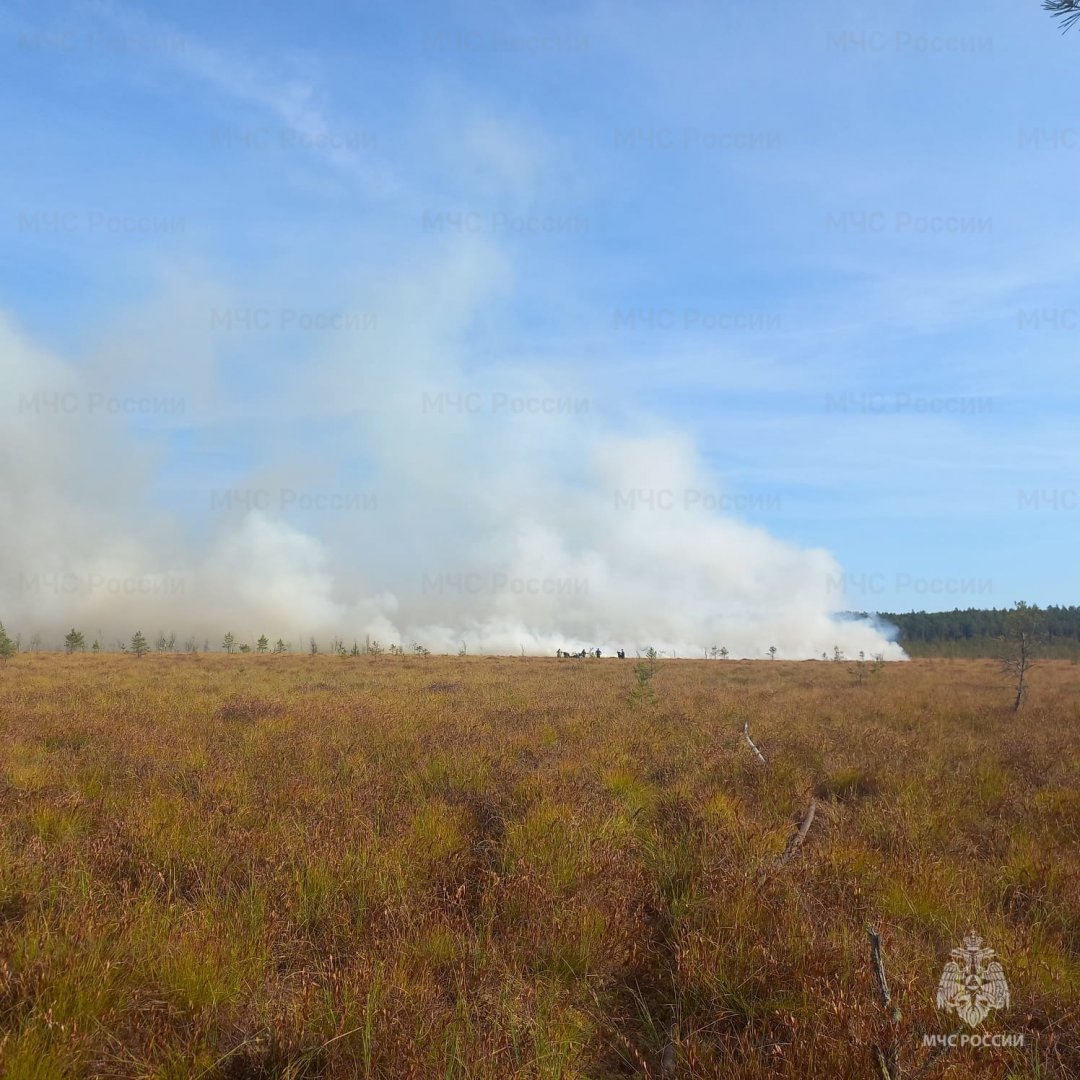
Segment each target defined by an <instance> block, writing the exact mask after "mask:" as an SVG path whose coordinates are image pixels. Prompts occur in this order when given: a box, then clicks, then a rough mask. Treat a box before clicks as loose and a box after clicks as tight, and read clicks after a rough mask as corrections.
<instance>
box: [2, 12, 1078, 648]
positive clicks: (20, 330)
mask: <svg viewBox="0 0 1080 1080" xmlns="http://www.w3.org/2000/svg"><path fill="white" fill-rule="evenodd" d="M1078 61H1080V35H1078V34H1076V33H1073V34H1071V35H1066V36H1062V35H1061V34H1060V33H1059V31H1058V29H1057V28H1056V26H1055V24H1054V23H1053V21H1052V20H1051V19H1050V18H1049V17H1048V16H1047V15H1046V14H1045V13H1043V12H1042V11H1041V10H1040V6H1039V4H1038V3H1037V0H1027V2H1017V0H1008V2H1005V0H996V2H989V3H988V2H980V3H978V4H976V3H972V2H961V3H955V4H949V5H940V4H929V3H925V2H924V3H913V2H902V0H901V2H897V3H894V4H890V5H888V6H887V7H885V8H875V9H873V10H869V11H868V10H867V7H866V5H863V4H855V3H845V2H840V0H822V2H820V3H818V4H815V5H813V6H812V7H810V6H807V5H801V6H797V7H795V8H794V10H791V11H779V10H774V9H767V10H760V11H759V10H758V9H755V8H752V7H750V6H746V5H732V4H714V3H706V2H704V0H670V2H667V3H658V2H648V3H646V2H633V0H624V2H620V3H578V4H566V3H555V4H545V5H539V4H532V5H530V4H520V3H505V4H504V3H482V4H481V3H476V4H472V3H465V4H460V3H458V4H452V5H444V4H427V3H413V4H407V5H402V4H389V3H348V4H346V3H330V2H318V0H316V2H313V3H310V4H307V5H304V6H302V7H300V6H296V5H285V4H276V3H268V4H263V5H258V6H256V5H249V4H225V5H222V4H217V3H214V4H211V3H200V2H191V0H185V2H184V3H182V4H181V3H171V2H161V3H156V4H154V5H153V6H152V7H151V6H143V7H140V6H136V5H134V4H130V3H112V2H103V3H96V4H79V3H64V2H55V3H54V2H47V3H30V2H25V3H23V2H18V0H16V2H15V3H12V4H9V5H7V7H6V8H5V10H4V12H3V13H2V14H0V65H2V69H3V71H4V72H5V77H4V82H5V93H4V95H3V97H2V99H0V119H2V121H3V124H4V127H5V130H6V132H7V133H8V139H7V142H8V147H9V154H8V161H7V164H6V167H5V168H4V169H3V170H2V171H0V199H2V201H3V205H4V207H5V213H4V219H3V225H2V227H3V230H4V244H3V246H2V252H3V254H2V255H0V309H2V310H3V311H4V312H5V315H6V318H7V319H8V320H9V321H10V324H11V325H12V326H13V327H15V328H16V329H15V333H17V339H18V341H19V342H20V343H21V344H20V348H23V347H25V348H29V347H30V345H29V344H27V343H32V347H33V348H34V349H41V350H45V351H46V352H47V353H48V354H49V355H50V356H55V357H59V358H62V360H63V363H64V364H65V365H68V367H69V368H70V369H71V370H74V371H78V372H82V373H84V374H86V373H89V378H90V380H91V381H90V383H89V384H88V385H94V386H100V387H102V388H107V390H108V393H109V394H127V395H132V394H134V395H138V394H146V393H153V394H156V395H158V396H162V395H172V396H173V397H174V398H175V399H176V400H177V401H181V400H182V402H183V407H182V408H178V409H176V410H174V411H172V412H169V413H167V414H163V413H162V410H160V409H136V410H135V411H134V413H133V414H127V415H123V416H121V417H120V418H119V420H118V421H117V423H118V424H119V426H120V427H121V428H122V429H123V430H122V432H119V433H118V432H115V431H114V432H112V433H111V434H109V435H108V437H109V438H119V439H122V440H124V441H123V442H122V444H121V445H122V446H124V447H126V448H127V449H126V450H124V451H122V452H124V453H130V454H133V455H136V456H137V457H138V458H139V460H140V461H141V462H143V463H144V466H143V473H142V474H141V476H140V478H139V483H140V485H141V486H140V489H139V490H140V494H139V496H138V505H139V507H140V508H141V511H142V512H144V513H152V514H160V515H162V516H163V517H164V518H167V519H168V520H169V521H170V522H171V524H170V525H169V527H168V528H169V530H170V531H171V532H172V533H175V534H182V535H185V536H187V537H188V538H189V540H190V541H191V542H192V543H194V544H197V543H198V542H200V538H202V539H205V538H206V537H207V536H210V535H211V534H213V532H214V530H215V528H216V524H215V515H216V514H217V513H218V511H219V510H220V505H219V504H220V501H221V500H220V499H215V498H213V497H210V498H208V497H207V492H211V493H213V492H219V491H224V490H232V489H235V488H243V489H250V488H251V487H253V486H256V487H258V486H259V485H260V484H262V483H263V481H262V480H260V479H259V478H260V477H265V476H267V475H273V477H274V481H273V484H274V485H276V487H280V486H281V483H282V481H281V476H283V475H286V473H287V474H288V475H289V476H290V477H291V479H290V480H289V481H288V482H289V483H290V484H293V485H296V486H297V487H296V489H297V490H304V491H307V490H315V489H316V488H317V489H318V490H324V489H325V490H327V491H339V492H340V491H361V490H368V489H369V488H370V489H371V490H374V487H378V489H379V492H380V495H381V497H382V499H383V500H384V501H383V504H382V505H383V506H384V507H385V506H390V505H393V506H395V507H396V509H395V514H396V515H397V516H395V517H394V518H393V526H392V531H394V532H395V537H396V539H395V543H394V545H393V548H394V552H393V554H394V555H396V556H400V557H401V558H404V557H405V554H406V553H408V552H410V551H414V549H415V552H419V551H420V550H421V549H422V547H423V544H422V543H421V541H420V539H418V535H423V534H429V533H430V531H431V524H430V518H429V517H425V516H424V514H422V513H420V512H419V511H418V510H417V509H416V506H417V504H416V500H417V499H420V500H421V501H423V500H424V499H427V500H428V503H427V504H426V505H429V506H430V501H431V500H433V499H437V498H438V497H437V496H436V495H433V494H432V492H431V491H427V492H424V491H423V490H422V489H423V482H422V477H423V468H422V464H423V458H424V455H425V454H426V455H429V456H436V457H438V456H442V457H445V456H446V453H447V452H446V451H445V449H444V450H442V451H440V449H439V447H440V445H442V444H441V443H440V439H443V438H446V439H449V440H454V439H458V441H457V442H454V443H453V445H454V446H455V447H456V448H457V449H458V450H460V451H461V459H460V460H461V462H465V463H466V464H464V465H462V467H461V469H460V470H458V471H457V472H456V473H455V474H454V475H455V476H457V478H458V481H459V486H458V487H455V491H454V492H453V497H452V498H450V497H447V498H445V499H444V500H443V501H442V502H441V503H440V504H439V513H440V515H441V517H440V520H441V521H442V522H444V523H445V527H446V529H447V532H448V534H449V535H451V536H461V537H464V536H466V535H469V536H472V537H473V539H472V540H471V541H470V544H469V545H465V544H462V547H463V548H464V547H467V546H469V547H472V548H473V549H475V547H476V542H475V536H474V533H475V534H480V533H483V532H484V531H485V529H486V528H487V527H488V526H487V523H489V521H490V520H491V519H489V518H484V519H483V521H484V522H485V524H483V525H482V526H481V525H477V524H476V522H474V525H475V529H474V530H473V532H470V530H469V528H468V527H467V525H465V524H463V525H462V531H461V532H460V533H458V532H455V528H456V522H457V516H458V515H461V517H462V518H463V519H464V518H468V516H469V513H470V511H469V506H470V505H471V503H472V501H473V500H479V501H481V502H482V501H483V498H484V492H485V490H497V491H499V492H500V493H501V496H500V497H501V498H503V500H504V502H503V507H504V509H506V513H505V514H504V515H503V517H502V519H501V521H502V523H503V524H507V523H509V522H511V521H514V522H517V523H518V524H520V521H521V520H522V515H525V516H528V511H529V506H528V500H529V498H532V499H533V500H534V501H537V502H538V501H539V500H542V499H560V498H562V497H563V495H564V494H565V492H566V491H573V490H574V489H575V485H577V484H578V482H579V480H580V477H579V475H578V467H579V464H580V457H579V455H580V454H581V453H585V452H587V450H588V447H590V446H591V445H593V443H594V442H595V441H596V440H602V439H608V438H639V437H640V438H649V437H654V436H657V435H658V433H666V436H665V437H671V438H673V439H675V440H676V441H678V440H685V442H686V444H687V445H688V446H690V447H692V448H693V450H692V453H693V455H694V457H695V461H696V462H697V463H698V464H697V465H695V466H694V468H695V469H696V468H698V467H700V468H701V469H702V470H703V475H707V476H708V478H709V479H708V481H707V484H708V497H709V499H711V500H712V501H713V502H714V503H715V504H716V505H717V506H718V507H719V509H720V511H721V513H722V514H725V515H733V516H734V517H736V518H738V519H740V520H742V521H744V522H746V523H748V524H749V525H751V526H760V527H762V528H763V529H764V530H766V531H767V532H768V534H770V535H771V536H772V537H774V538H776V539H778V540H781V541H785V542H788V543H790V544H791V545H794V546H795V547H798V548H800V549H819V548H820V549H825V550H827V551H828V552H831V553H832V555H833V556H834V557H835V559H836V560H837V562H838V563H839V565H840V566H841V567H842V572H843V574H844V575H845V578H844V583H845V585H846V590H845V592H844V596H843V597H842V598H838V600H837V605H838V606H841V607H843V606H850V607H855V608H876V609H881V610H893V609H899V610H907V609H909V608H923V607H925V608H929V609H945V608H951V607H953V606H961V607H964V606H999V607H1000V606H1007V605H1010V604H1011V603H1012V602H1013V601H1015V600H1018V599H1021V598H1026V599H1029V600H1031V601H1034V602H1037V603H1075V602H1077V599H1078V597H1077V570H1076V554H1075V553H1076V547H1077V545H1076V540H1077V534H1078V529H1077V526H1078V524H1080V503H1078V489H1080V475H1078V464H1080V455H1078V440H1077V436H1076V425H1075V416H1076V411H1077V404H1078V390H1080V373H1078V367H1077V344H1078V342H1080V296H1078V293H1077V282H1078V280H1080V227H1078V224H1077V216H1076V214H1075V212H1074V210H1073V203H1074V201H1075V200H1074V197H1073V194H1072V193H1073V191H1074V189H1075V186H1076V180H1077V177H1078V165H1080V122H1078V121H1077V118H1076V112H1075V101H1076V99H1077V94H1076V91H1077V90H1078V89H1080V64H1078ZM320 319H321V320H322V321H323V322H324V323H327V324H328V325H325V326H322V327H321V328H320V326H318V325H315V324H318V323H319V320H320ZM245 320H246V322H245ZM28 385H29V384H28ZM528 387H533V388H534V389H535V392H536V394H537V395H539V398H540V399H545V398H546V397H552V396H553V395H559V394H563V393H565V394H568V395H573V396H574V397H575V398H577V399H579V400H582V401H586V402H587V403H588V404H587V407H584V408H582V409H581V410H579V411H578V412H577V413H576V414H573V415H569V416H568V415H564V414H562V413H560V414H559V415H558V416H556V417H555V418H552V419H551V421H550V423H549V422H548V418H547V417H545V416H544V415H541V416H539V417H532V418H528V419H523V420H521V422H520V423H513V424H511V423H509V421H510V420H512V419H514V418H509V417H505V416H504V417H491V416H489V415H487V414H488V413H490V412H492V411H494V410H493V409H491V408H490V407H488V406H490V398H491V396H492V395H497V394H503V395H506V396H508V397H513V396H514V395H521V394H522V393H524V392H525V391H524V390H523V388H528ZM427 390H430V391H431V393H432V394H437V393H442V392H453V391H455V390H458V391H462V390H464V391H466V392H476V393H480V394H482V395H485V397H484V398H483V400H484V401H485V402H486V403H487V404H486V405H485V407H484V408H482V409H480V410H479V411H478V412H476V413H473V412H470V411H469V410H468V409H465V410H464V411H462V410H460V409H459V410H458V413H457V415H451V416H449V417H448V416H447V415H446V412H445V409H443V410H442V411H441V412H440V414H439V423H440V425H441V428H440V434H439V437H438V438H435V437H433V436H432V435H431V433H430V429H429V426H427V422H428V421H429V420H430V419H431V417H430V415H429V414H430V412H431V409H430V408H428V409H427V410H425V409H424V408H421V409H417V406H416V402H417V398H418V395H420V394H421V392H422V391H427ZM477 400H478V401H479V400H481V399H479V398H478V399H477ZM405 402H407V403H408V404H407V407H404V406H403V403H405ZM556 408H558V407H556ZM451 412H453V410H451ZM503 421H505V422H503ZM485 425H488V426H487V427H485ZM88 437H90V436H88ZM92 437H93V438H98V437H105V436H102V435H101V432H100V431H98V430H97V428H95V433H94V435H93V436H92ZM391 448H392V453H391V452H390V449H391ZM583 448H584V449H583ZM521 455H524V456H527V457H529V458H530V460H531V461H532V465H531V466H530V470H529V472H528V476H529V479H528V481H526V480H525V479H524V477H523V476H522V475H515V474H513V473H512V472H510V471H508V470H509V465H508V463H509V462H510V461H511V460H512V459H514V458H516V457H517V456H521ZM662 456H663V455H662V454H660V457H662ZM413 458H415V459H416V460H412V459H413ZM469 463H471V464H469ZM473 468H475V474H474V473H472V472H471V471H470V470H472V469H473ZM283 470H284V471H283ZM417 477H421V480H419V481H418V479H417ZM444 480H445V478H444ZM58 482H60V483H63V481H62V480H61V481H58ZM549 483H550V485H551V486H550V488H549V487H548V486H547V485H548V484H549ZM651 483H652V487H651V488H649V489H648V490H651V491H653V492H654V493H655V491H657V490H659V491H663V490H666V489H667V487H668V485H667V484H666V483H665V482H664V477H663V472H662V470H661V472H660V473H659V474H658V477H654V478H653V479H652V481H651ZM673 483H674V481H673ZM418 484H419V487H418V486H417V485H418ZM73 486H76V487H78V486H80V485H73ZM452 486H453V485H452ZM275 489H276V488H275ZM439 490H441V491H443V492H444V493H446V491H447V486H446V484H445V483H444V484H443V487H442V488H440V489H439ZM676 490H678V484H677V483H676ZM509 492H517V493H518V496H520V497H521V498H522V503H521V506H517V504H514V505H513V506H509V503H510V502H513V498H512V497H511V496H510V495H509V494H508V493H509ZM523 492H525V494H524V495H523V494H522V493H523ZM507 500H509V502H507ZM298 501H299V500H298ZM706 501H707V500H706ZM534 509H537V512H538V513H539V510H538V508H537V507H535V506H534ZM545 509H547V508H545ZM654 509H655V508H654ZM485 512H490V513H495V511H493V510H492V509H491V507H488V511H485ZM414 515H415V520H414ZM285 516H286V517H287V518H288V519H289V520H290V521H291V522H292V524H293V525H295V526H296V528H298V529H302V530H304V531H305V532H307V533H310V534H311V535H313V536H315V537H317V538H318V540H319V542H320V543H326V544H328V545H329V546H330V547H331V549H333V550H334V551H338V552H340V551H341V550H342V549H343V548H345V549H347V548H348V547H349V545H350V544H351V543H353V542H354V541H355V538H356V535H357V534H356V533H355V532H354V531H353V522H351V521H350V520H348V519H346V518H345V517H344V516H343V515H342V514H340V513H338V514H333V513H331V514H329V515H328V514H326V513H322V514H320V512H319V511H317V510H316V511H314V512H310V513H309V512H307V511H305V510H304V509H303V508H297V507H295V506H291V507H288V508H287V511H286V512H285ZM496 516H498V515H497V514H496ZM636 520H638V519H636V518H628V519H627V520H626V522H625V523H624V525H625V527H626V528H628V529H633V528H634V527H635V525H634V522H635V521H636ZM410 522H411V524H409V523H410ZM406 526H407V527H406ZM515 527H516V526H515ZM564 527H565V528H566V529H568V530H569V533H568V535H567V536H565V537H564V539H565V541H566V544H567V545H568V549H571V550H572V549H574V548H575V543H576V541H575V538H574V536H573V528H572V526H570V525H566V524H565V523H564ZM386 529H391V526H390V525H389V524H388V525H386V527H385V529H384V532H385V531H386ZM402 530H404V531H402ZM372 542H373V543H374V541H372ZM577 546H579V547H580V546H581V545H577ZM451 547H453V545H451ZM739 550H741V549H739ZM415 552H414V553H415ZM11 557H13V556H9V558H11ZM387 557H388V558H389V556H387ZM417 557H418V558H419V557H421V556H420V555H417ZM423 557H424V558H428V561H429V562H430V557H429V556H423ZM455 558H457V559H458V561H459V562H460V555H455ZM397 572H399V571H395V573H397ZM363 577H364V581H365V583H366V585H367V586H368V587H370V588H371V589H377V588H380V587H382V584H380V582H379V580H378V579H379V577H380V575H379V572H378V570H377V569H376V568H371V569H369V570H367V571H365V574H364V575H363ZM383 584H385V583H383ZM830 588H831V586H830ZM582 637H583V639H584V637H585V635H582Z"/></svg>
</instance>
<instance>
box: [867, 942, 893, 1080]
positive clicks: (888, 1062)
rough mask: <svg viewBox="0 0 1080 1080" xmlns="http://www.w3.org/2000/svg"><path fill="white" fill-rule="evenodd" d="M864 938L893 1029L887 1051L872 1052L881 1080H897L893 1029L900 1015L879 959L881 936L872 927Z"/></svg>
mask: <svg viewBox="0 0 1080 1080" xmlns="http://www.w3.org/2000/svg"><path fill="white" fill-rule="evenodd" d="M866 936H867V937H868V938H869V939H870V963H871V964H872V966H873V968H874V980H875V981H876V982H877V988H878V995H879V996H880V998H881V1007H882V1008H883V1009H885V1010H887V1011H888V1013H889V1018H890V1019H891V1020H892V1022H893V1027H894V1032H893V1038H892V1041H891V1043H890V1045H889V1047H888V1049H887V1050H885V1049H882V1047H880V1046H876V1047H874V1052H875V1054H876V1056H877V1063H878V1068H879V1069H880V1070H881V1075H882V1078H883V1080H897V1078H898V1077H899V1076H900V1062H899V1057H898V1047H897V1040H896V1033H895V1027H896V1025H897V1024H899V1023H900V1017H901V1014H900V1010H899V1009H898V1008H897V1007H896V1006H895V1005H893V1003H892V992H891V991H890V990H889V982H888V980H887V979H886V978H885V961H884V960H882V958H881V936H880V935H879V934H878V932H877V931H876V930H875V929H874V928H873V927H872V926H868V927H867V928H866Z"/></svg>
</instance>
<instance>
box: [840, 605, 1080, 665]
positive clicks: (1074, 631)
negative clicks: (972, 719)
mask: <svg viewBox="0 0 1080 1080" xmlns="http://www.w3.org/2000/svg"><path fill="white" fill-rule="evenodd" d="M1028 610H1030V612H1031V615H1032V619H1033V631H1034V634H1035V636H1036V638H1037V640H1038V644H1039V646H1040V648H1041V651H1042V652H1043V653H1044V654H1045V655H1047V656H1066V657H1073V656H1080V606H1075V605H1069V606H1060V605H1054V604H1052V605H1050V606H1049V607H1044V608H1040V607H1037V606H1034V605H1032V606H1030V608H1029V609H1028ZM1014 611H1015V609H1014V608H1001V609H998V608H964V609H961V608H955V609H954V610H952V611H909V612H906V613H902V612H884V611H882V612H876V613H874V614H875V615H876V616H877V618H879V619H881V620H883V621H884V622H888V623H891V624H892V625H893V626H895V627H896V628H897V630H898V631H899V634H898V636H897V641H898V642H899V643H900V644H901V645H902V646H903V647H904V649H905V650H906V651H907V652H908V653H910V654H911V655H913V656H934V655H938V656H997V655H998V654H999V652H1000V648H1001V641H1002V639H1003V638H1006V637H1008V636H1009V635H1010V633H1011V630H1012V622H1011V618H1012V615H1013V613H1014ZM854 614H856V615H859V616H861V617H866V615H867V612H865V611H863V612H855V613H854Z"/></svg>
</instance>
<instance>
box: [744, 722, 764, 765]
mask: <svg viewBox="0 0 1080 1080" xmlns="http://www.w3.org/2000/svg"><path fill="white" fill-rule="evenodd" d="M742 733H743V735H744V736H745V737H746V741H747V743H749V745H750V749H751V750H753V751H754V753H755V754H757V758H758V761H760V762H761V764H762V765H764V764H765V755H764V754H763V753H762V752H761V751H760V750H759V749H758V748H757V747H756V746H755V745H754V740H753V739H751V738H750V721H749V720H747V721H746V722H744V723H743V726H742Z"/></svg>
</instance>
